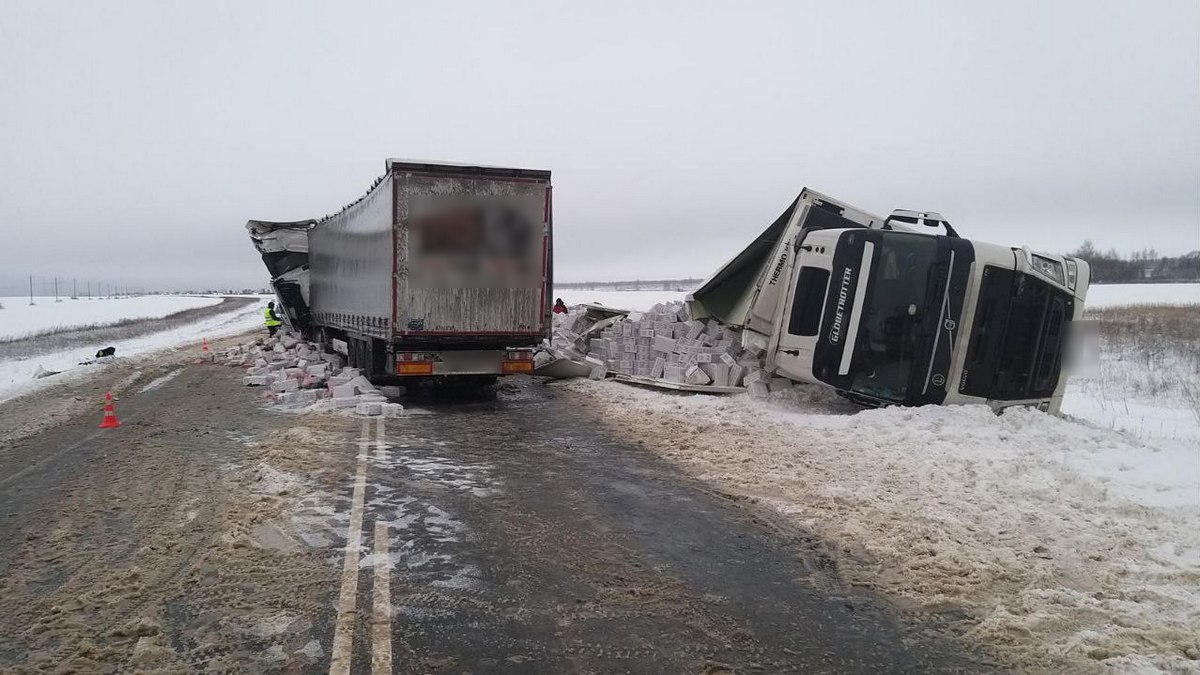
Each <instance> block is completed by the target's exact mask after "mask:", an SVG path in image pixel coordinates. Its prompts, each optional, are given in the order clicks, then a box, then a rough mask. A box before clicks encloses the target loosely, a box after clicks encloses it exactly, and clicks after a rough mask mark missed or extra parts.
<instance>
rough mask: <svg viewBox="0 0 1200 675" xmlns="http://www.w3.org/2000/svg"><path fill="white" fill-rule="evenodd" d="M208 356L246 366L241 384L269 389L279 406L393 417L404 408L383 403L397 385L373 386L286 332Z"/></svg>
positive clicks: (355, 371)
mask: <svg viewBox="0 0 1200 675" xmlns="http://www.w3.org/2000/svg"><path fill="white" fill-rule="evenodd" d="M212 359H213V362H214V363H220V364H224V365H228V366H237V367H243V368H245V369H246V375H245V376H244V377H243V378H242V384H244V385H246V386H250V387H269V388H270V392H271V393H270V396H271V398H272V400H273V401H274V402H275V403H276V404H278V405H281V406H286V407H289V408H298V407H304V408H306V409H307V410H314V411H316V410H346V411H352V412H354V413H357V414H359V415H396V414H399V413H400V412H402V411H403V410H404V406H402V405H400V404H399V403H390V402H388V397H387V395H388V394H392V395H394V396H398V395H399V394H400V392H399V387H376V386H375V385H373V384H371V383H370V382H369V381H368V380H367V378H366V377H364V376H363V375H362V374H361V373H360V372H359V370H358V369H357V368H349V367H343V365H342V363H343V358H342V356H341V355H340V354H334V353H330V352H326V351H322V350H321V348H320V347H318V346H317V345H314V344H312V343H310V342H306V341H304V340H299V339H296V338H295V337H292V336H291V335H287V334H282V335H280V336H278V337H273V338H267V339H265V340H256V341H255V342H253V343H250V344H244V345H238V346H235V347H230V348H229V349H226V350H224V351H222V352H219V353H215V354H213V357H212ZM389 389H395V390H396V391H389Z"/></svg>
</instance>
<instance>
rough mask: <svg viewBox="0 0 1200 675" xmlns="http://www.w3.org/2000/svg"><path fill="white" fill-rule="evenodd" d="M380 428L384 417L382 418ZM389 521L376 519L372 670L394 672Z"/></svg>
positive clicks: (379, 673) (377, 673) (376, 674)
mask: <svg viewBox="0 0 1200 675" xmlns="http://www.w3.org/2000/svg"><path fill="white" fill-rule="evenodd" d="M379 422H380V424H379V426H380V428H382V427H383V420H382V419H380V420H379ZM387 557H388V525H387V523H385V522H383V521H381V520H377V521H375V583H374V585H373V586H372V589H373V592H372V595H373V596H374V600H375V612H374V616H373V618H372V620H371V673H373V675H385V674H388V675H390V673H391V672H392V585H391V579H390V574H391V573H390V571H389V565H388V559H387Z"/></svg>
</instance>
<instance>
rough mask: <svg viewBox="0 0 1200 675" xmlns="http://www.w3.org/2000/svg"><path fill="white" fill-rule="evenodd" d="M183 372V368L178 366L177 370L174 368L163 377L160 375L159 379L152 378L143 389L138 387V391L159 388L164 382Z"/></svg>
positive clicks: (142, 392) (142, 391) (143, 391)
mask: <svg viewBox="0 0 1200 675" xmlns="http://www.w3.org/2000/svg"><path fill="white" fill-rule="evenodd" d="M182 372H183V368H176V369H175V370H172V371H171V372H169V373H167V374H166V375H163V376H162V377H160V378H158V379H155V380H151V381H150V383H149V384H147V385H146V386H144V387H142V388H141V389H138V393H139V394H144V393H146V392H148V391H151V390H153V389H158V388H159V387H161V386H163V385H164V384H166V383H168V382H170V381H171V380H173V379H175V378H176V376H178V375H179V374H180V373H182Z"/></svg>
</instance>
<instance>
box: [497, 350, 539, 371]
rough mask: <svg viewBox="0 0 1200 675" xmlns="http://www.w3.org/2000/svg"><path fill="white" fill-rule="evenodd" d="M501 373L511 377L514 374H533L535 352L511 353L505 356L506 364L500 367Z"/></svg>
mask: <svg viewBox="0 0 1200 675" xmlns="http://www.w3.org/2000/svg"><path fill="white" fill-rule="evenodd" d="M500 372H502V373H504V374H506V375H511V374H513V373H532V372H533V352H531V351H510V352H508V353H507V354H505V355H504V363H503V364H501V365H500Z"/></svg>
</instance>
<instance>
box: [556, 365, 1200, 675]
mask: <svg viewBox="0 0 1200 675" xmlns="http://www.w3.org/2000/svg"><path fill="white" fill-rule="evenodd" d="M557 386H562V387H564V388H566V389H568V390H569V391H570V392H571V395H573V396H579V397H581V398H584V399H587V400H590V401H591V402H592V403H593V404H594V405H597V406H598V407H599V408H600V411H601V413H600V414H601V418H602V419H604V420H605V421H606V423H607V424H610V425H612V426H613V427H614V428H615V429H616V430H617V431H618V432H620V433H622V434H624V435H626V436H627V437H629V438H633V439H637V440H640V441H642V442H644V443H645V444H646V447H649V448H652V449H654V450H655V451H656V452H659V453H661V454H662V455H663V456H665V457H667V458H669V459H671V460H672V461H675V462H677V463H679V464H680V465H682V466H683V467H684V468H685V469H686V470H688V471H689V472H691V473H693V474H694V475H696V476H697V477H698V478H700V479H702V480H705V481H709V482H712V483H714V484H716V485H718V486H720V487H721V488H722V489H723V490H726V491H730V492H734V493H739V494H742V495H745V496H746V497H747V498H748V499H750V500H751V501H753V502H756V503H761V504H763V505H765V506H767V507H769V508H772V509H774V510H775V511H777V512H778V513H779V514H781V515H782V516H784V517H785V518H787V519H788V520H789V521H790V522H791V523H793V524H794V525H795V526H798V527H800V528H803V529H805V530H807V531H811V532H813V533H814V534H816V535H817V536H818V537H819V538H820V539H822V540H823V541H825V542H828V544H829V546H830V547H831V553H832V554H833V555H834V557H835V558H836V559H837V560H838V563H839V569H840V571H841V573H842V574H843V576H844V577H845V578H846V580H847V581H848V582H850V583H852V584H856V585H865V586H869V587H872V588H875V589H877V590H880V591H882V592H885V593H887V594H888V595H889V596H891V597H893V598H895V599H896V601H897V603H898V604H900V605H901V607H903V608H905V609H909V610H912V611H915V612H923V613H931V614H938V615H942V616H945V617H947V618H949V619H950V620H951V621H953V622H954V627H955V628H956V630H957V631H958V632H960V633H961V634H963V635H964V636H965V637H966V638H967V639H968V640H971V641H975V642H978V643H980V644H982V645H983V646H984V647H985V648H986V649H989V650H991V651H992V652H993V653H995V654H996V655H997V657H998V658H1000V659H1002V660H1003V661H1004V662H1006V663H1008V664H1011V665H1015V666H1019V667H1039V668H1044V667H1048V666H1051V665H1060V664H1061V665H1068V666H1074V667H1084V668H1089V669H1094V668H1096V667H1097V666H1110V667H1112V668H1114V669H1116V670H1130V669H1143V670H1149V671H1154V670H1164V671H1186V672H1196V671H1198V670H1200V637H1198V636H1200V530H1197V528H1196V527H1195V523H1196V522H1197V518H1198V517H1200V447H1198V446H1196V445H1195V444H1192V445H1186V444H1181V443H1165V444H1160V443H1153V442H1146V441H1142V440H1139V439H1137V438H1132V437H1130V436H1127V435H1123V434H1120V433H1117V432H1115V431H1112V430H1109V429H1105V428H1101V427H1098V426H1095V425H1092V424H1088V423H1086V422H1079V421H1071V420H1066V419H1060V418H1056V417H1052V416H1049V415H1045V414H1043V413H1039V412H1036V411H1032V410H1014V411H1011V412H1008V413H1006V414H1004V415H1001V416H997V415H995V414H993V413H992V412H991V411H990V410H988V409H987V408H985V407H982V406H965V407H963V406H956V407H936V406H930V407H926V408H890V409H883V410H864V411H859V410H857V409H855V408H853V407H851V406H849V405H848V404H846V403H844V402H842V401H840V400H837V399H836V398H833V397H830V396H829V395H827V394H825V393H824V392H823V391H821V390H819V389H815V388H812V387H806V386H800V387H797V388H796V389H794V390H789V391H785V392H781V393H779V394H776V395H774V396H773V401H772V402H771V403H769V404H764V403H762V402H759V401H753V400H751V399H750V398H749V397H747V396H744V395H742V396H736V397H708V396H680V395H673V394H666V393H662V392H658V391H651V390H643V389H638V388H633V387H628V386H624V385H621V384H618V383H616V382H611V381H607V382H594V381H586V380H575V381H570V382H565V383H562V384H560V385H557ZM956 616H961V617H964V618H962V619H960V620H957V621H955V620H954V617H956Z"/></svg>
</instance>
